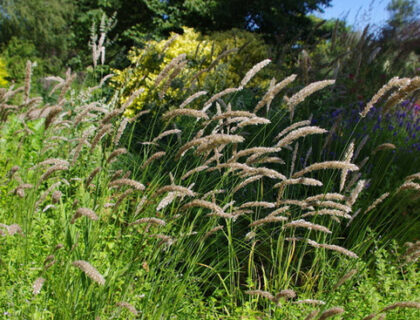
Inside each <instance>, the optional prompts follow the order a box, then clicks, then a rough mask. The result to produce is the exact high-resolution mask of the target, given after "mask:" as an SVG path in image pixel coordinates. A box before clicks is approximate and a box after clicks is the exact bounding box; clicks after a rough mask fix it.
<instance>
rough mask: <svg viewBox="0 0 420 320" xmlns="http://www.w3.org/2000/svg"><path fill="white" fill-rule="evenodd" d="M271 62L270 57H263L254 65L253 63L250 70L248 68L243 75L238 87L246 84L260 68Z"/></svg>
mask: <svg viewBox="0 0 420 320" xmlns="http://www.w3.org/2000/svg"><path fill="white" fill-rule="evenodd" d="M270 62H271V60H270V59H265V60H263V61H261V62H259V63H257V64H256V65H254V66H253V67H252V68H251V70H249V71H248V72H247V73H246V74H245V77H243V79H242V81H241V83H240V84H239V88H241V89H242V88H243V87H245V86H246V84H247V83H248V82H249V81H250V80H251V79H252V77H254V76H255V75H256V74H257V73H258V72H259V71H260V70H261V69H262V68H264V67H265V66H266V65H268V64H269V63H270Z"/></svg>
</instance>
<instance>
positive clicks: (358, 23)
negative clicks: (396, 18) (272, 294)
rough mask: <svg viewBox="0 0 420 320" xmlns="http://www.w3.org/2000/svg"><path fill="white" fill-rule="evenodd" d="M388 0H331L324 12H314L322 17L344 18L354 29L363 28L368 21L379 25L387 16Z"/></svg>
mask: <svg viewBox="0 0 420 320" xmlns="http://www.w3.org/2000/svg"><path fill="white" fill-rule="evenodd" d="M389 1H390V0H332V1H331V5H332V6H331V7H330V8H326V9H325V12H324V13H322V14H321V13H316V15H317V16H319V17H322V18H324V19H331V18H341V19H344V18H346V21H347V23H348V24H350V25H354V26H355V27H356V29H363V28H364V27H365V26H366V25H367V24H368V23H369V24H371V25H372V24H375V25H381V24H382V23H384V22H385V20H387V18H388V12H387V11H386V6H387V4H388V3H389Z"/></svg>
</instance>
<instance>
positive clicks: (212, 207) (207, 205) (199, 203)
mask: <svg viewBox="0 0 420 320" xmlns="http://www.w3.org/2000/svg"><path fill="white" fill-rule="evenodd" d="M193 207H200V208H205V209H210V210H212V211H214V212H216V213H219V214H221V215H223V214H225V213H224V212H223V209H222V208H220V207H219V206H218V205H216V204H215V203H212V202H209V201H205V200H201V199H194V200H192V201H191V202H188V203H187V204H185V205H184V206H182V207H181V210H186V209H188V208H193Z"/></svg>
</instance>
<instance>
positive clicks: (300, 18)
mask: <svg viewBox="0 0 420 320" xmlns="http://www.w3.org/2000/svg"><path fill="white" fill-rule="evenodd" d="M330 2H331V0H229V1H226V0H109V1H93V0H81V1H78V2H77V3H78V7H79V9H78V11H79V12H81V13H85V14H86V13H87V12H90V10H93V9H95V8H98V6H99V7H100V8H101V9H102V10H104V11H105V12H106V13H107V14H108V15H111V14H112V13H113V12H116V13H117V21H118V24H117V26H116V28H115V30H114V31H113V33H114V34H118V35H119V38H118V43H119V45H120V46H124V47H127V48H128V47H131V46H132V45H140V46H141V44H142V43H143V42H144V41H145V40H149V39H151V38H155V39H160V38H162V37H166V36H168V35H169V33H170V32H171V31H175V32H179V31H181V27H182V26H189V27H193V28H195V29H197V30H199V31H201V32H203V33H209V32H211V31H224V30H229V29H232V28H239V29H244V30H249V31H253V32H258V33H262V34H264V36H265V37H266V39H267V41H269V42H271V43H272V44H276V45H280V44H285V43H291V42H296V41H298V40H302V39H304V40H306V39H307V36H308V34H309V33H310V31H311V28H312V27H313V26H314V22H313V20H311V19H309V18H308V17H307V14H308V13H309V12H311V11H314V10H320V11H322V8H323V7H325V6H328V5H329V3H330Z"/></svg>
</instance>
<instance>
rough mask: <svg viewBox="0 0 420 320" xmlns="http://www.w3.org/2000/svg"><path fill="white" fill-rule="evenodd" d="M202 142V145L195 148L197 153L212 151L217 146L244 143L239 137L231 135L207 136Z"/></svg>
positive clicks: (217, 134) (242, 138)
mask: <svg viewBox="0 0 420 320" xmlns="http://www.w3.org/2000/svg"><path fill="white" fill-rule="evenodd" d="M201 139H203V140H202V143H201V144H200V145H199V147H198V148H197V152H201V153H203V152H205V151H207V150H210V149H213V148H215V147H217V146H220V145H223V144H229V143H241V142H244V140H245V139H244V137H242V136H240V135H232V134H222V133H216V134H212V135H209V136H205V137H203V138H201Z"/></svg>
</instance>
